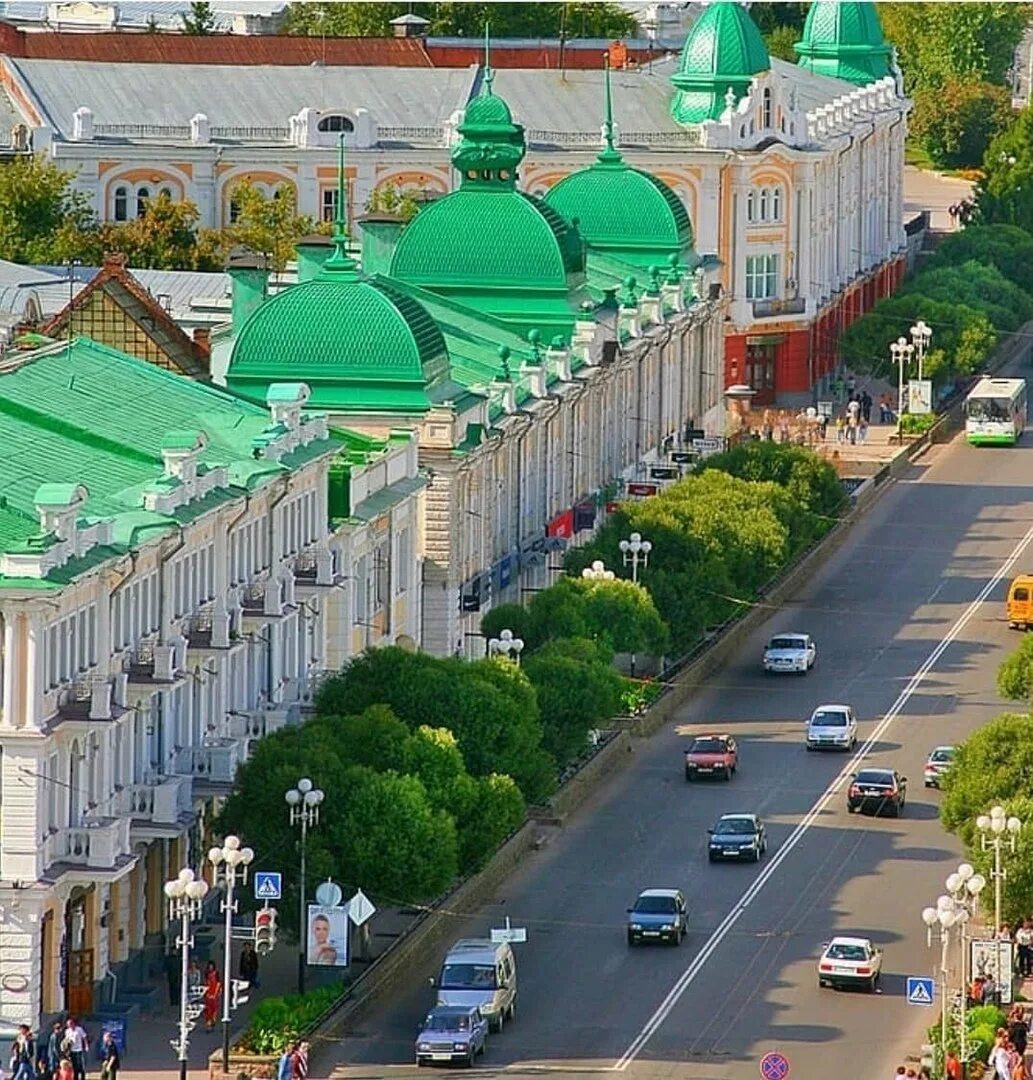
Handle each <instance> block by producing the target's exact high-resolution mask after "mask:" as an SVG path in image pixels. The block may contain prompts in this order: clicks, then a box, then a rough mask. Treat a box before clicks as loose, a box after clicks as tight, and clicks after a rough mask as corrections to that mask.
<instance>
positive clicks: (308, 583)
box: [292, 551, 334, 590]
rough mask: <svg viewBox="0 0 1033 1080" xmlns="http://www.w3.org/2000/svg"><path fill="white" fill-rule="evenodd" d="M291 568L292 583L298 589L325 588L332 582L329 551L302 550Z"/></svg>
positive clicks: (331, 565)
mask: <svg viewBox="0 0 1033 1080" xmlns="http://www.w3.org/2000/svg"><path fill="white" fill-rule="evenodd" d="M292 570H293V573H294V584H295V586H296V587H297V588H299V589H310V590H311V589H317V588H324V589H326V588H329V587H330V586H332V585H333V584H334V575H333V562H332V560H331V558H330V552H329V551H322V552H319V551H303V552H302V553H301V554H300V555H298V556H297V557H296V558H295V560H294V565H293V567H292Z"/></svg>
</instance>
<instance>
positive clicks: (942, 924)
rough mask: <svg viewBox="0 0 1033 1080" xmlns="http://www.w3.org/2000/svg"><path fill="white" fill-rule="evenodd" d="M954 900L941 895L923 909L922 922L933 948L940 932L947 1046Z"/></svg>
mask: <svg viewBox="0 0 1033 1080" xmlns="http://www.w3.org/2000/svg"><path fill="white" fill-rule="evenodd" d="M957 917H958V916H957V912H956V911H955V909H954V901H953V900H952V899H951V898H950V897H949V896H941V897H939V898H938V899H937V901H936V907H927V908H924V909H923V910H922V922H924V923H925V927H926V930H925V935H926V944H927V945H928V946H929V947H930V948H932V944H933V930H934V928H937V927H938V928H939V932H940V1045H941V1046H942V1047H944V1049H945V1050H946V1046H947V950H948V949H949V947H950V931H951V927H952V926H954V925H955V923H956V922H957Z"/></svg>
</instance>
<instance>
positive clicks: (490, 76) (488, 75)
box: [484, 20, 495, 94]
mask: <svg viewBox="0 0 1033 1080" xmlns="http://www.w3.org/2000/svg"><path fill="white" fill-rule="evenodd" d="M494 81H495V72H494V71H492V70H491V23H490V22H488V21H487V20H485V23H484V93H485V94H490V93H491V92H492V89H491V84H492V83H493V82H494Z"/></svg>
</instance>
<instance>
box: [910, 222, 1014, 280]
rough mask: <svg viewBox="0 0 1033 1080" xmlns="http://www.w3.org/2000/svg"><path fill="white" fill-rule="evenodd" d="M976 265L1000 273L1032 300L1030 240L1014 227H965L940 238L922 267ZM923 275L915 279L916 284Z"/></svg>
mask: <svg viewBox="0 0 1033 1080" xmlns="http://www.w3.org/2000/svg"><path fill="white" fill-rule="evenodd" d="M968 262H977V263H982V264H983V265H984V266H992V267H994V268H996V269H997V270H999V271H1000V272H1001V273H1002V274H1003V275H1004V276H1005V277H1006V278H1007V279H1008V280H1009V281H1010V282H1011V283H1012V284H1013V285H1016V286H1018V288H1019V289H1021V290H1022V292H1024V293H1026V294H1028V295H1031V296H1033V236H1031V235H1030V234H1029V233H1028V232H1027V231H1026V230H1025V229H1020V228H1018V227H1017V226H1015V225H971V224H970V225H968V226H967V227H966V228H964V229H962V230H960V231H959V232H954V233H950V234H948V235H947V236H945V237H944V238H943V241H942V242H941V243H940V244H939V246H938V247H937V249H936V252H935V254H934V255H933V256H932V258H930V259H929V260H928V262H927V263H926V264H925V266H926V267H927V268H928V270H929V271H932V270H936V269H940V268H942V267H947V268H953V267H956V266H961V265H962V264H964V263H968ZM924 276H925V274H924V273H923V274H922V275H920V276H919V278H916V283H917V281H918V280H919V279H920V278H922V277H924Z"/></svg>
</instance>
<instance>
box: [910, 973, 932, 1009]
mask: <svg viewBox="0 0 1033 1080" xmlns="http://www.w3.org/2000/svg"><path fill="white" fill-rule="evenodd" d="M935 992H936V983H935V982H934V981H933V980H932V979H930V978H927V977H925V976H921V975H909V976H908V978H907V1003H908V1004H909V1005H932V1003H933V995H934V994H935Z"/></svg>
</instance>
